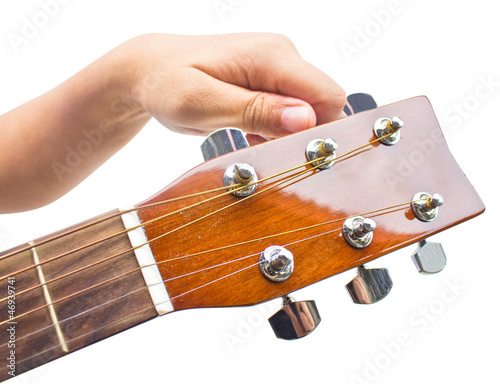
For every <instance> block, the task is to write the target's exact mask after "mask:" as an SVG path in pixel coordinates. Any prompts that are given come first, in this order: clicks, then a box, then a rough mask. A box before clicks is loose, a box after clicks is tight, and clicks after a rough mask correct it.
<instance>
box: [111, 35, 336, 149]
mask: <svg viewBox="0 0 500 384" xmlns="http://www.w3.org/2000/svg"><path fill="white" fill-rule="evenodd" d="M118 51H119V52H120V54H121V55H124V56H125V57H126V58H127V63H130V65H131V67H132V68H133V69H134V70H133V74H132V77H131V78H130V79H129V84H130V88H129V92H130V94H131V96H132V98H133V99H135V100H136V101H137V102H138V103H139V104H140V105H141V106H142V107H143V108H144V110H145V111H146V112H148V113H149V114H151V115H152V116H153V117H155V118H156V119H157V120H158V121H160V122H161V123H162V124H163V125H165V126H166V127H168V128H170V129H171V130H173V131H176V132H182V133H189V134H202V135H206V134H207V133H209V132H211V131H213V130H215V129H218V128H222V127H237V128H241V129H243V130H244V131H246V132H248V133H250V134H251V135H253V141H256V140H255V139H256V137H255V136H260V137H266V138H274V137H280V136H283V135H286V134H289V133H293V132H297V131H301V130H304V129H307V128H311V127H314V126H315V125H317V124H323V123H326V122H329V121H333V120H336V119H338V118H339V117H341V114H342V109H343V107H344V105H345V93H344V91H343V89H342V88H341V87H340V86H339V85H338V84H337V83H336V82H335V81H334V80H332V79H331V78H330V77H329V76H327V75H326V74H325V73H323V72H321V71H320V70H319V69H317V68H316V67H314V66H312V65H311V64H309V63H307V62H306V61H304V60H303V59H302V58H301V57H300V55H299V54H298V52H297V50H296V49H295V47H294V46H293V44H292V43H291V41H290V40H289V39H288V38H286V37H284V36H281V35H274V34H264V33H257V34H255V33H248V34H231V35H214V36H179V35H166V34H149V35H143V36H139V37H137V38H135V39H132V40H130V41H128V42H126V43H124V44H123V45H122V46H120V47H119V48H118ZM127 65H129V64H127Z"/></svg>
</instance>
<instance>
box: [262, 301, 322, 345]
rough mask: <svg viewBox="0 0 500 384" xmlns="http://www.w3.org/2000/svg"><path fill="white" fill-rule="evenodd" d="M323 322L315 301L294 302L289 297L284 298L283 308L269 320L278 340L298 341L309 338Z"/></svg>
mask: <svg viewBox="0 0 500 384" xmlns="http://www.w3.org/2000/svg"><path fill="white" fill-rule="evenodd" d="M320 322H321V317H320V316H319V312H318V308H317V307H316V303H315V302H314V300H307V301H293V299H291V298H290V297H289V296H288V295H287V296H284V297H283V307H282V308H281V309H280V310H279V311H278V312H276V313H275V314H274V315H272V316H271V317H270V318H269V324H271V327H272V328H273V331H274V334H275V335H276V337H277V338H278V339H283V340H296V339H300V338H301V337H304V336H307V335H308V334H310V333H311V332H312V331H314V330H315V329H316V327H317V326H318V325H319V323H320Z"/></svg>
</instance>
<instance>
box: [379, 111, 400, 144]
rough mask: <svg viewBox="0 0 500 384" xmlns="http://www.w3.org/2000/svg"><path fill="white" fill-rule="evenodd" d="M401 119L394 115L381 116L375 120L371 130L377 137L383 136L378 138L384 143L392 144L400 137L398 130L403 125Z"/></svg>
mask: <svg viewBox="0 0 500 384" xmlns="http://www.w3.org/2000/svg"><path fill="white" fill-rule="evenodd" d="M403 124H404V123H403V120H402V119H401V118H400V117H397V116H394V117H393V118H392V120H391V119H388V118H386V117H382V118H380V119H378V120H377V121H375V124H374V125H373V132H374V133H375V136H376V137H377V138H379V139H380V138H381V137H384V136H386V137H384V138H383V139H382V140H380V141H381V142H382V143H384V144H386V145H394V144H396V143H397V142H398V141H399V139H400V138H401V132H400V131H399V130H400V129H401V128H402V127H403Z"/></svg>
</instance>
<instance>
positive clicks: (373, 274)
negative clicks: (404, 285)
mask: <svg viewBox="0 0 500 384" xmlns="http://www.w3.org/2000/svg"><path fill="white" fill-rule="evenodd" d="M346 288H347V291H348V292H349V294H350V295H351V298H352V300H353V301H354V302H355V303H356V304H373V303H376V302H377V301H380V300H382V299H383V298H384V297H386V296H387V295H388V294H389V292H390V291H391V288H392V279H391V276H389V271H388V270H387V269H386V268H376V269H367V268H365V267H364V266H360V267H358V276H356V277H355V278H354V279H352V280H351V281H350V282H349V284H347V285H346Z"/></svg>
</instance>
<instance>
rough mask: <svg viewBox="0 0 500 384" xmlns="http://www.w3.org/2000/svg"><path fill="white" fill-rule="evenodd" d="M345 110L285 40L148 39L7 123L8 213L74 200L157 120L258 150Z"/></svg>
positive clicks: (4, 208)
mask: <svg viewBox="0 0 500 384" xmlns="http://www.w3.org/2000/svg"><path fill="white" fill-rule="evenodd" d="M344 105H345V93H344V91H343V90H342V88H341V87H340V86H339V85H338V84H337V83H336V82H335V81H334V80H332V79H331V78H330V77H329V76H327V75H326V74H324V73H323V72H321V71H320V70H319V69H317V68H316V67H314V66H312V65H311V64H309V63H307V62H306V61H304V60H303V59H302V58H301V57H300V55H299V53H298V52H297V50H296V49H295V47H294V45H293V44H292V43H291V41H290V40H289V39H288V38H286V37H284V36H282V35H275V34H264V33H257V34H256V33H248V34H229V35H214V36H179V35H169V34H148V35H143V36H139V37H136V38H134V39H132V40H129V41H127V42H125V43H123V44H122V45H120V46H118V47H116V48H115V49H113V50H112V51H110V52H108V53H107V54H106V55H104V56H103V57H101V58H99V59H98V60H96V61H95V62H94V63H92V64H91V65H89V66H88V67H87V68H85V69H83V70H82V71H80V72H79V73H77V74H76V75H75V76H73V77H72V78H70V79H68V80H67V81H66V82H64V83H62V84H61V85H59V86H58V87H56V88H54V89H52V90H51V91H49V92H47V93H46V94H44V95H42V96H40V97H38V98H36V99H34V100H31V101H30V102H28V103H26V104H24V105H22V106H20V107H18V108H16V109H14V110H12V111H10V112H8V113H6V114H4V115H2V116H0V130H1V132H2V140H1V141H0V154H1V155H0V213H12V212H18V211H23V210H29V209H34V208H38V207H41V206H43V205H46V204H48V203H50V202H52V201H54V200H55V199H57V198H59V197H60V196H62V195H64V194H65V193H67V192H68V191H69V190H71V189H72V188H74V187H75V186H76V185H78V184H79V183H80V182H81V181H82V180H83V179H85V178H86V177H87V176H88V175H89V174H90V173H92V172H93V171H94V170H95V169H97V168H98V167H99V166H100V165H101V164H102V163H104V162H105V161H106V160H107V159H108V158H109V157H111V156H112V155H113V154H114V153H116V152H117V151H118V150H119V149H120V148H122V147H123V146H124V145H125V144H126V143H127V142H128V141H130V140H131V139H132V138H133V137H134V136H135V135H136V134H137V133H138V132H139V131H140V130H141V129H142V127H143V126H144V125H145V124H146V123H147V122H148V121H149V120H150V119H151V118H152V117H154V118H156V119H157V120H158V121H159V122H160V123H162V124H163V125H165V126H166V127H167V128H169V129H171V130H173V131H175V132H180V133H187V134H197V135H206V134H208V133H210V132H211V131H214V130H216V129H218V128H223V127H236V128H241V129H243V130H244V131H245V132H247V133H248V135H247V137H248V139H249V141H250V142H251V143H257V142H260V141H263V140H265V139H264V138H276V137H281V136H284V135H287V134H290V133H294V132H298V131H301V130H304V129H307V128H311V127H314V126H316V125H318V124H323V123H326V122H329V121H333V120H336V119H338V118H340V117H342V114H343V113H342V109H343V107H344ZM89 143H90V147H89ZM85 146H87V148H85ZM85 150H86V151H87V152H89V154H88V156H85V157H81V156H80V158H78V153H81V152H82V151H85Z"/></svg>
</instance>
